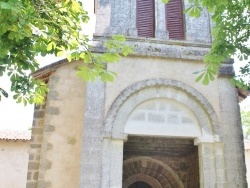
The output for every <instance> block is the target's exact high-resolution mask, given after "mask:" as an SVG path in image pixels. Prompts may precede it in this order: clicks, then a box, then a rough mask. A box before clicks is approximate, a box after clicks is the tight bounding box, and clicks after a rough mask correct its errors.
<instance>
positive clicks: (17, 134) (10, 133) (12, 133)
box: [0, 129, 31, 140]
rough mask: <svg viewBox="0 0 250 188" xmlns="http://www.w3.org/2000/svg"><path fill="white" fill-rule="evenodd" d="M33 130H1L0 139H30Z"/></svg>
mask: <svg viewBox="0 0 250 188" xmlns="http://www.w3.org/2000/svg"><path fill="white" fill-rule="evenodd" d="M30 139H31V131H29V130H10V129H4V130H0V140H30Z"/></svg>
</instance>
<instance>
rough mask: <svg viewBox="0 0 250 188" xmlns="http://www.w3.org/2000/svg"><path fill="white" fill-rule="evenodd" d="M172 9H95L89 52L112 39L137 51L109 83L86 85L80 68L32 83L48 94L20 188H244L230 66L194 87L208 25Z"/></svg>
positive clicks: (107, 1) (179, 4)
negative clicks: (46, 89) (44, 85)
mask: <svg viewBox="0 0 250 188" xmlns="http://www.w3.org/2000/svg"><path fill="white" fill-rule="evenodd" d="M170 3H172V4H169V5H166V6H165V5H164V4H162V3H161V0H123V1H121V0H116V1H115V0H98V1H96V7H97V8H96V33H95V35H94V44H95V46H96V49H95V50H96V52H97V53H101V52H103V51H104V49H103V48H102V46H101V43H102V40H104V38H105V37H107V36H110V35H113V34H123V35H125V36H126V38H127V41H128V43H129V44H131V45H132V46H134V48H135V51H134V54H133V55H131V56H129V57H123V58H122V59H121V60H120V62H119V63H118V64H108V65H107V69H108V70H111V71H114V72H116V73H117V74H118V77H117V78H116V79H115V81H114V82H112V83H109V82H108V83H103V82H99V81H96V82H88V83H84V82H82V81H81V80H80V79H79V78H78V77H77V76H76V73H75V69H76V67H77V66H78V65H80V62H73V63H67V62H66V60H62V61H59V62H56V63H54V64H51V65H49V66H47V67H44V68H42V69H40V70H39V71H37V72H36V73H34V77H36V78H40V79H44V80H46V81H48V85H49V89H50V91H49V93H48V96H47V100H46V104H45V105H43V106H36V107H35V112H34V122H33V128H32V139H31V149H30V152H29V153H30V154H29V155H30V157H29V166H28V176H27V177H28V178H27V186H26V187H27V188H33V187H39V188H40V187H46V188H49V187H51V188H64V187H65V188H66V187H70V188H74V187H81V188H136V187H144V188H198V187H202V188H222V187H223V188H236V187H238V188H244V187H247V183H246V169H245V163H244V147H243V136H242V129H241V126H240V124H241V123H240V115H239V106H238V96H237V90H236V88H235V87H234V86H232V85H231V84H230V77H231V76H232V74H233V67H232V64H230V63H224V64H222V66H221V68H220V71H219V75H218V77H216V78H215V81H213V82H212V83H210V84H209V85H208V86H204V85H202V84H200V83H196V82H195V78H196V77H197V75H196V74H193V72H195V71H200V70H202V69H204V64H203V63H202V58H203V56H204V55H205V54H206V53H207V52H208V51H209V48H210V45H211V40H212V39H211V38H212V37H211V34H210V31H211V25H212V23H211V20H210V16H209V14H208V13H207V12H206V11H203V12H202V14H201V17H200V18H198V19H196V18H191V17H188V16H187V15H182V14H181V16H180V14H179V13H180V12H182V10H183V9H185V8H187V7H188V3H187V1H186V0H184V1H180V0H172V2H170ZM141 6H142V7H141ZM178 14H179V15H178ZM141 15H143V16H141ZM173 15H174V16H173ZM175 18H177V19H175ZM145 25H146V26H150V25H151V26H152V27H151V26H150V28H149V30H147V29H148V27H145Z"/></svg>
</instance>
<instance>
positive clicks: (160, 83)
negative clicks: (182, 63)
mask: <svg viewBox="0 0 250 188" xmlns="http://www.w3.org/2000/svg"><path fill="white" fill-rule="evenodd" d="M157 87H162V88H165V90H166V92H168V90H171V89H172V92H175V93H172V94H171V96H170V97H171V98H170V99H174V100H177V101H179V102H182V103H183V104H184V105H186V106H187V107H189V108H190V107H191V106H193V104H195V103H196V104H197V105H199V107H200V108H197V107H198V106H197V107H192V108H193V109H192V108H191V110H193V112H194V114H195V115H196V116H197V118H198V120H199V123H200V126H204V127H202V129H208V126H209V125H207V121H210V123H211V124H212V127H211V130H208V132H209V135H211V136H214V139H215V141H221V139H222V136H221V134H220V128H219V121H218V117H217V114H216V112H215V110H214V109H213V107H212V105H211V104H210V103H209V101H208V100H207V99H206V98H205V97H204V96H203V95H202V94H201V93H200V92H198V91H197V90H195V89H194V88H192V87H191V86H189V85H187V84H184V83H183V82H180V81H176V80H171V79H161V78H159V79H149V80H144V81H140V82H137V83H135V84H133V85H131V86H129V87H127V88H126V89H125V90H124V91H123V92H121V94H120V95H119V96H118V97H117V98H116V99H115V101H114V102H113V104H112V105H111V107H110V109H109V111H108V114H107V117H106V122H105V129H104V130H105V133H104V134H105V135H104V136H105V137H116V136H115V135H117V134H119V135H123V136H120V138H122V137H123V139H126V134H124V133H123V131H122V129H119V128H117V127H114V121H115V120H116V121H118V120H117V118H119V119H120V121H122V123H121V124H120V125H115V126H124V125H125V122H124V121H126V119H127V118H128V115H129V113H130V112H131V111H132V110H133V108H134V107H135V106H136V102H138V100H146V98H144V99H139V98H140V96H142V95H140V92H143V91H144V90H145V92H146V89H152V88H157ZM176 93H178V94H180V95H183V96H184V95H185V97H184V98H186V100H183V101H180V100H179V99H178V95H177V94H176ZM139 95H140V96H139ZM167 95H169V94H165V93H164V96H156V95H154V94H153V93H151V96H148V99H152V98H157V97H169V96H167ZM128 100H132V102H131V104H129V105H127V106H128V107H129V108H130V109H127V110H126V111H125V110H124V111H122V112H120V111H121V110H120V109H121V107H123V106H124V104H125V102H126V101H128ZM133 100H134V101H133ZM141 102H142V101H141ZM200 109H203V113H202V112H201V110H200ZM130 110H131V111H130ZM203 119H207V120H205V121H206V122H204V121H203Z"/></svg>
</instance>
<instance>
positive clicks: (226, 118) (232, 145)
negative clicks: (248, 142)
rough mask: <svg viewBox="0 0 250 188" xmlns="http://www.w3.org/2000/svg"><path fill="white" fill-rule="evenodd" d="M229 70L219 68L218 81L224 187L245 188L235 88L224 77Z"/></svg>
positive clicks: (241, 135)
mask: <svg viewBox="0 0 250 188" xmlns="http://www.w3.org/2000/svg"><path fill="white" fill-rule="evenodd" d="M229 68H230V67H229V65H228V66H225V67H222V68H221V70H220V73H221V74H220V77H219V80H218V84H219V97H220V110H221V127H222V130H223V133H222V134H223V143H224V160H225V170H226V173H225V179H226V185H225V187H227V188H235V187H242V188H243V187H247V183H246V167H245V158H244V145H243V133H242V127H241V121H240V113H239V105H238V95H237V90H236V88H235V86H232V85H231V84H230V79H229V78H228V77H226V75H225V74H227V73H228V70H229ZM223 74H224V75H223Z"/></svg>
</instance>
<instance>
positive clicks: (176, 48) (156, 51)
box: [93, 35, 211, 61]
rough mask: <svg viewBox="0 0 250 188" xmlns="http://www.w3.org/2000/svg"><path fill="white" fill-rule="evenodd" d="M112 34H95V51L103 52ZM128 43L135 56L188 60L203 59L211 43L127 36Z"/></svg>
mask: <svg viewBox="0 0 250 188" xmlns="http://www.w3.org/2000/svg"><path fill="white" fill-rule="evenodd" d="M109 38H110V36H97V35H95V36H94V43H93V46H95V48H94V50H93V52H96V53H103V52H105V50H106V49H105V48H104V47H103V43H104V42H105V41H106V40H107V39H109ZM126 41H127V43H128V44H129V45H130V46H131V47H133V48H134V53H133V55H134V56H144V57H163V58H166V57H167V58H176V59H187V60H198V61H202V60H203V57H204V55H206V54H207V53H208V52H209V50H210V47H211V45H210V44H209V43H195V42H192V43H191V42H188V41H177V40H162V39H157V38H153V39H149V38H142V37H141V38H140V37H139V38H138V37H137V38H136V37H126Z"/></svg>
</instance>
